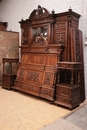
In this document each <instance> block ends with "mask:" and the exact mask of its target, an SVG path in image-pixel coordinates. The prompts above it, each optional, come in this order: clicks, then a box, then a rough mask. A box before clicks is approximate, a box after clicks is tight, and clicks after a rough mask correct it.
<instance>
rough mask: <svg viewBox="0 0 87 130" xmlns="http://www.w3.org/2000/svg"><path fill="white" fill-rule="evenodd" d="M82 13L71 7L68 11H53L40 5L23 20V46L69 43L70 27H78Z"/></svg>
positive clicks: (21, 22) (21, 23)
mask: <svg viewBox="0 0 87 130" xmlns="http://www.w3.org/2000/svg"><path fill="white" fill-rule="evenodd" d="M79 17H80V15H79V14H77V13H75V12H73V11H72V9H69V10H68V11H67V12H63V13H58V14H55V11H54V10H53V11H52V12H51V13H49V11H48V10H47V9H45V8H43V7H41V6H40V5H38V8H37V9H35V10H33V11H32V12H31V14H30V16H29V18H28V19H26V20H23V19H22V20H21V21H20V22H19V23H20V26H21V35H22V38H21V45H22V46H49V44H60V43H61V44H63V45H64V46H66V44H67V42H68V41H67V34H68V32H69V29H70V28H76V29H78V21H79Z"/></svg>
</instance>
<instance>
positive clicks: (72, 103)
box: [54, 96, 80, 109]
mask: <svg viewBox="0 0 87 130" xmlns="http://www.w3.org/2000/svg"><path fill="white" fill-rule="evenodd" d="M54 103H55V104H58V105H62V106H64V107H67V108H69V109H73V108H75V107H77V106H78V105H79V103H80V99H79V97H77V98H75V99H70V98H66V97H62V96H56V100H55V101H54Z"/></svg>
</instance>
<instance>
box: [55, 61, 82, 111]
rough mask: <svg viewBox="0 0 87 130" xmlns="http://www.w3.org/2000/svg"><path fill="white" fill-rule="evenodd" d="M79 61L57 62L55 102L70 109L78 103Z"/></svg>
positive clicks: (79, 84)
mask: <svg viewBox="0 0 87 130" xmlns="http://www.w3.org/2000/svg"><path fill="white" fill-rule="evenodd" d="M80 88H81V63H80V62H59V63H58V77H57V84H56V98H55V101H54V102H55V103H56V104H58V105H62V106H66V107H68V108H70V109H73V108H75V107H76V106H78V105H79V104H80Z"/></svg>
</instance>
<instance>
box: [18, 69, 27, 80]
mask: <svg viewBox="0 0 87 130" xmlns="http://www.w3.org/2000/svg"><path fill="white" fill-rule="evenodd" d="M25 75H26V68H25V67H20V68H19V70H18V73H17V80H19V81H22V82H23V81H24V80H25Z"/></svg>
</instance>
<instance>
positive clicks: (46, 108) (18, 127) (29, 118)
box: [0, 87, 70, 130]
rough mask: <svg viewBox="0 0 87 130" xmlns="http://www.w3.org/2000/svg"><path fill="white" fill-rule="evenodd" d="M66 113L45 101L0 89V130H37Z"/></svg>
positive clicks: (66, 111) (64, 110) (66, 110)
mask: <svg viewBox="0 0 87 130" xmlns="http://www.w3.org/2000/svg"><path fill="white" fill-rule="evenodd" d="M68 113H70V111H69V110H68V109H64V108H62V107H59V106H56V105H52V104H50V103H49V101H47V100H44V99H40V98H37V97H34V96H31V95H28V94H25V93H21V92H18V91H17V92H15V91H13V90H12V91H9V90H6V89H2V87H0V130H39V129H41V128H43V127H44V126H45V125H47V124H50V123H52V122H54V121H55V120H57V119H59V118H61V117H62V116H64V115H66V114H68Z"/></svg>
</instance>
